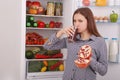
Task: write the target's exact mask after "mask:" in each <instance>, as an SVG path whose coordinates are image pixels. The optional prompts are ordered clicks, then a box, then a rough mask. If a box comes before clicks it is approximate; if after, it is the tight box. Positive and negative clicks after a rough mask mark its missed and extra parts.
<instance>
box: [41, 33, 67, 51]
mask: <svg viewBox="0 0 120 80" xmlns="http://www.w3.org/2000/svg"><path fill="white" fill-rule="evenodd" d="M43 47H44V48H45V49H48V50H55V49H62V48H66V38H62V39H59V38H57V37H56V33H55V34H53V35H52V36H51V37H50V38H49V39H48V41H47V42H46V43H45V44H44V45H43Z"/></svg>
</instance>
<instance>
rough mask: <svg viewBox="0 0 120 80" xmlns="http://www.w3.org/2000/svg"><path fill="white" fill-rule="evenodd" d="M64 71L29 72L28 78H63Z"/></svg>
mask: <svg viewBox="0 0 120 80" xmlns="http://www.w3.org/2000/svg"><path fill="white" fill-rule="evenodd" d="M63 73H64V71H54V72H53V71H50V72H42V73H41V72H34V73H27V79H32V80H33V79H44V78H61V77H62V76H63Z"/></svg>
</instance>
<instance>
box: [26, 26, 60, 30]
mask: <svg viewBox="0 0 120 80" xmlns="http://www.w3.org/2000/svg"><path fill="white" fill-rule="evenodd" d="M26 29H27V30H60V29H62V28H34V27H27V28H26Z"/></svg>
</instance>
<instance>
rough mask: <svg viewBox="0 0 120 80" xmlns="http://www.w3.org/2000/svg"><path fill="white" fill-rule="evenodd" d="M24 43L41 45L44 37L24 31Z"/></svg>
mask: <svg viewBox="0 0 120 80" xmlns="http://www.w3.org/2000/svg"><path fill="white" fill-rule="evenodd" d="M26 44H27V45H38V44H39V45H43V44H44V39H43V37H42V36H41V35H39V34H37V33H35V32H28V33H26Z"/></svg>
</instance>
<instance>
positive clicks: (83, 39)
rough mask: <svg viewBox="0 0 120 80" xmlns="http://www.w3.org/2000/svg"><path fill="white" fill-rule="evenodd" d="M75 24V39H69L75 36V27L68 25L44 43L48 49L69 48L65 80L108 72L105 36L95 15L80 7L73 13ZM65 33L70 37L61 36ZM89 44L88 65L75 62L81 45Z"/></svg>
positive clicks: (84, 79) (93, 78)
mask: <svg viewBox="0 0 120 80" xmlns="http://www.w3.org/2000/svg"><path fill="white" fill-rule="evenodd" d="M73 26H74V27H75V28H77V32H76V33H75V39H74V41H73V42H70V41H69V38H68V37H70V36H73V34H74V32H75V30H74V27H72V26H70V27H66V28H64V29H61V30H60V31H58V32H57V33H55V34H53V35H52V36H51V37H50V38H49V40H48V41H47V42H46V43H45V44H44V48H46V49H51V50H53V49H62V48H67V50H68V51H67V52H68V55H67V60H66V64H65V71H64V76H63V80H96V73H99V74H100V75H102V76H103V75H105V74H106V72H107V68H108V64H107V47H106V43H105V41H104V38H103V37H101V35H100V34H99V32H98V31H97V28H96V25H95V21H94V16H93V13H92V11H91V10H90V9H89V8H86V7H84V8H78V9H77V10H76V11H75V12H74V14H73ZM63 34H66V35H67V36H68V37H64V38H61V36H62V35H63ZM83 45H89V46H91V48H92V55H91V56H90V58H89V59H88V60H89V61H90V62H89V63H86V66H85V67H83V66H79V65H77V64H75V60H76V59H77V58H78V56H77V55H78V53H79V51H80V48H81V46H83Z"/></svg>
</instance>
